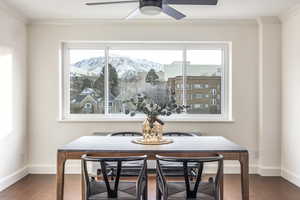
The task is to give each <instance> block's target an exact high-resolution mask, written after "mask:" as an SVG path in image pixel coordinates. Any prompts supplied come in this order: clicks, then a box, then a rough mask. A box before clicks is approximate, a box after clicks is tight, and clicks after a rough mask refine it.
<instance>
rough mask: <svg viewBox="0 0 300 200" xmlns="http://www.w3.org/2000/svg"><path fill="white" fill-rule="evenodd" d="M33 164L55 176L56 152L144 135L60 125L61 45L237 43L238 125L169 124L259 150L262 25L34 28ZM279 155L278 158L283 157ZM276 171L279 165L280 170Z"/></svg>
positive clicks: (123, 125)
mask: <svg viewBox="0 0 300 200" xmlns="http://www.w3.org/2000/svg"><path fill="white" fill-rule="evenodd" d="M28 32H29V51H28V52H29V67H30V69H29V86H30V90H29V96H30V98H29V134H30V138H29V140H30V149H29V163H30V170H31V172H54V170H55V168H54V167H55V163H56V150H57V148H58V147H59V146H60V145H63V144H66V143H68V142H70V141H72V140H73V139H76V138H78V137H80V136H83V135H90V134H91V133H92V132H95V131H99V132H101V131H106V132H107V131H118V130H140V128H141V122H131V123H129V122H94V123H86V122H82V123H66V122H58V121H57V119H58V116H59V111H58V107H59V90H58V89H59V66H58V63H59V47H60V42H61V41H65V40H66V41H70V40H81V41H99V40H125V41H134V40H136V41H144V40H147V41H151V40H152V41H186V40H190V41H232V44H233V60H232V63H233V80H232V81H233V84H232V85H233V117H234V120H235V121H234V122H233V123H188V122H185V123H167V124H166V126H167V129H168V130H172V129H176V130H182V131H201V132H203V133H205V134H206V135H222V136H225V137H227V138H229V139H231V140H233V141H234V142H236V143H238V144H240V145H243V146H246V147H247V148H248V149H249V150H250V151H251V156H250V157H251V165H252V166H254V165H256V159H253V157H255V155H256V154H257V151H258V134H257V132H258V26H257V23H256V21H254V20H253V21H252V20H250V21H249V20H243V21H235V20H232V21H225V20H224V21H203V22H195V23H190V22H186V23H184V22H183V23H182V22H181V23H170V22H148V23H140V22H126V23H125V22H123V23H118V22H111V23H109V22H108V23H92V24H73V25H72V24H59V25H55V24H52V25H51V24H33V25H31V26H29V30H28ZM278 156H279V155H278ZM276 167H277V166H276Z"/></svg>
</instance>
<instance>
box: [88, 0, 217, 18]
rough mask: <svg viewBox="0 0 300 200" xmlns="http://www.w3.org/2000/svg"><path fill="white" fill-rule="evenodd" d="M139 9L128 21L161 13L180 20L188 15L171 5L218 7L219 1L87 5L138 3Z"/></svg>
mask: <svg viewBox="0 0 300 200" xmlns="http://www.w3.org/2000/svg"><path fill="white" fill-rule="evenodd" d="M138 2H139V7H138V8H137V9H135V10H134V11H133V12H131V13H130V14H129V15H128V16H127V17H126V19H131V18H134V17H135V16H136V15H138V14H139V13H142V14H145V15H158V14H160V13H161V12H163V13H165V14H167V15H169V16H170V17H173V18H174V19H176V20H180V19H182V18H184V17H186V15H184V14H183V13H181V12H179V11H177V10H176V9H174V8H172V7H171V6H169V5H217V3H218V0H125V1H109V2H92V3H86V5H88V6H97V5H109V4H124V3H138Z"/></svg>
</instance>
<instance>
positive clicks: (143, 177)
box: [81, 155, 147, 199]
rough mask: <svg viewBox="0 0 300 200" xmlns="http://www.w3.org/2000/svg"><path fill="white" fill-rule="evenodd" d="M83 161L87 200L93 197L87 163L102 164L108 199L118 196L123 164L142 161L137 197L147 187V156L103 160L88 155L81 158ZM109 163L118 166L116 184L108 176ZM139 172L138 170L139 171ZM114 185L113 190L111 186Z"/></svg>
mask: <svg viewBox="0 0 300 200" xmlns="http://www.w3.org/2000/svg"><path fill="white" fill-rule="evenodd" d="M81 161H82V173H83V176H84V183H85V188H86V192H85V194H86V199H88V197H89V196H90V195H93V191H91V187H90V181H91V180H90V177H89V174H88V169H87V162H98V163H100V166H101V173H102V177H103V181H104V183H105V186H106V189H107V195H108V198H117V196H118V186H119V181H120V176H121V171H122V163H124V162H126V163H130V162H137V161H141V162H142V164H141V165H140V166H141V169H140V172H139V176H138V179H137V186H138V187H139V188H138V189H137V197H140V196H141V195H142V194H143V192H144V190H145V189H146V188H145V187H147V156H146V155H145V156H135V157H115V158H102V157H91V156H87V155H83V156H82V157H81ZM107 163H116V164H117V169H116V177H115V181H114V184H113V183H112V182H111V181H110V180H109V178H108V174H107V171H108V170H107V167H106V166H107ZM137 170H138V169H137ZM112 185H114V187H113V188H111V186H112Z"/></svg>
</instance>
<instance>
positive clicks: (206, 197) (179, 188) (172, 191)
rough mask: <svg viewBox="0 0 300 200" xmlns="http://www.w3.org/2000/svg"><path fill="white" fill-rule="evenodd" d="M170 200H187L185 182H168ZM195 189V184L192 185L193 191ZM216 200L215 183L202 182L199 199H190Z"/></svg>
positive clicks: (196, 199) (190, 199) (198, 194)
mask: <svg viewBox="0 0 300 200" xmlns="http://www.w3.org/2000/svg"><path fill="white" fill-rule="evenodd" d="M167 184H168V196H169V198H168V199H171V200H177V199H178V200H179V199H181V200H183V199H187V198H186V189H185V188H186V186H185V182H168V183H167ZM193 188H194V184H191V189H193ZM192 199H195V200H198V199H201V200H215V197H214V183H213V182H204V181H203V182H200V184H199V188H198V193H197V198H189V199H188V200H192Z"/></svg>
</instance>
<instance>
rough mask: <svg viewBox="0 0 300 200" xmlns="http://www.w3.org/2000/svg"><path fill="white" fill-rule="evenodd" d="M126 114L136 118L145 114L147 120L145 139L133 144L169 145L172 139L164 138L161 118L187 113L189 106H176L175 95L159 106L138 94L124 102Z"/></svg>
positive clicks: (144, 125) (144, 127)
mask: <svg viewBox="0 0 300 200" xmlns="http://www.w3.org/2000/svg"><path fill="white" fill-rule="evenodd" d="M123 103H124V104H125V114H127V115H130V116H132V117H133V116H135V115H136V114H137V113H144V114H145V115H146V116H147V118H146V119H145V121H144V123H143V130H142V133H143V138H142V139H135V140H134V141H133V142H135V143H139V144H168V143H172V140H170V139H164V138H163V126H164V122H163V121H162V120H161V119H159V116H170V115H172V114H173V113H176V114H180V113H183V112H185V111H186V109H187V108H188V106H185V105H178V104H176V98H175V95H174V94H172V95H171V96H170V98H169V101H168V102H166V103H161V104H157V103H154V101H153V100H152V99H151V98H149V97H148V96H146V95H143V94H138V95H137V96H135V97H132V98H130V99H129V100H126V101H124V102H123Z"/></svg>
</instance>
